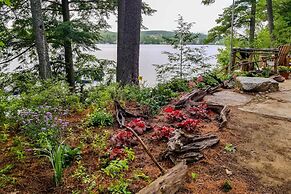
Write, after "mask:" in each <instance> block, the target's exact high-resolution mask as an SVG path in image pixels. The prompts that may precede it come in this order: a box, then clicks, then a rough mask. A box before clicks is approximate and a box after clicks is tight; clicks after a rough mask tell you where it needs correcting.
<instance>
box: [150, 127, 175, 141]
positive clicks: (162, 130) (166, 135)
mask: <svg viewBox="0 0 291 194" xmlns="http://www.w3.org/2000/svg"><path fill="white" fill-rule="evenodd" d="M174 130H175V129H174V128H172V127H167V126H164V127H154V133H153V134H152V139H153V140H168V139H170V137H171V136H172V132H173V131H174Z"/></svg>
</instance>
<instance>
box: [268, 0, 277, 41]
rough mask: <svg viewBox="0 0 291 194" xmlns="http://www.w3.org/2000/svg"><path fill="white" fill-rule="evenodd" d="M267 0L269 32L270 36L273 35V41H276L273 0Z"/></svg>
mask: <svg viewBox="0 0 291 194" xmlns="http://www.w3.org/2000/svg"><path fill="white" fill-rule="evenodd" d="M266 1H267V14H268V23H269V32H270V37H271V43H273V42H274V41H275V36H274V15H273V1H272V0H266ZM271 46H273V45H271Z"/></svg>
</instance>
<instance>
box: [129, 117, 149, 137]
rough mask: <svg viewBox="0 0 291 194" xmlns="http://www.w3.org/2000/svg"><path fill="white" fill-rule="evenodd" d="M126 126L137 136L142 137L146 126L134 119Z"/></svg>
mask: <svg viewBox="0 0 291 194" xmlns="http://www.w3.org/2000/svg"><path fill="white" fill-rule="evenodd" d="M126 126H127V127H129V128H132V129H133V130H134V131H135V132H137V133H138V134H139V135H142V134H143V133H144V132H145V130H146V124H145V122H144V121H143V120H141V119H134V120H132V121H130V122H129V123H128V124H127V125H126Z"/></svg>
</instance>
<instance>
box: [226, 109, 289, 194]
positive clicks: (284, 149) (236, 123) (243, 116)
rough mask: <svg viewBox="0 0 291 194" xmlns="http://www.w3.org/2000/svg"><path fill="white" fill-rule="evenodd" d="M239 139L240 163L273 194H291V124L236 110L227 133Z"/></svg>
mask: <svg viewBox="0 0 291 194" xmlns="http://www.w3.org/2000/svg"><path fill="white" fill-rule="evenodd" d="M227 130H231V131H232V132H233V133H234V134H235V135H236V137H237V142H236V145H237V149H238V151H237V157H236V158H237V161H238V163H239V164H241V165H242V167H243V168H246V169H251V170H252V171H253V173H254V175H255V176H257V177H258V178H259V182H260V183H262V184H263V186H264V187H266V188H272V189H273V192H274V193H278V194H279V193H291V122H289V121H287V120H280V119H274V118H271V117H265V116H261V115H259V114H254V113H246V112H243V111H240V110H237V109H236V108H234V109H233V110H232V112H231V114H230V122H229V124H228V129H227Z"/></svg>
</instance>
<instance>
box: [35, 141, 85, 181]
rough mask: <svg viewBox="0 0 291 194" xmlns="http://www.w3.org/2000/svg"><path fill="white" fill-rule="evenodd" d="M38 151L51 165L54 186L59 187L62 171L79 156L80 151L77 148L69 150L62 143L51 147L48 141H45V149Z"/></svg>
mask: <svg viewBox="0 0 291 194" xmlns="http://www.w3.org/2000/svg"><path fill="white" fill-rule="evenodd" d="M40 151H41V152H42V153H43V156H46V157H47V158H48V159H49V161H50V163H51V165H52V168H53V170H54V181H55V184H56V186H59V185H60V184H61V182H62V177H63V172H64V169H65V168H66V167H68V166H69V165H70V164H71V162H72V160H73V159H74V158H75V157H76V156H79V155H80V149H78V148H75V149H71V148H70V147H69V146H68V145H65V144H62V143H61V144H59V145H56V146H52V145H51V144H50V142H49V141H47V145H46V147H44V148H42V149H40Z"/></svg>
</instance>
